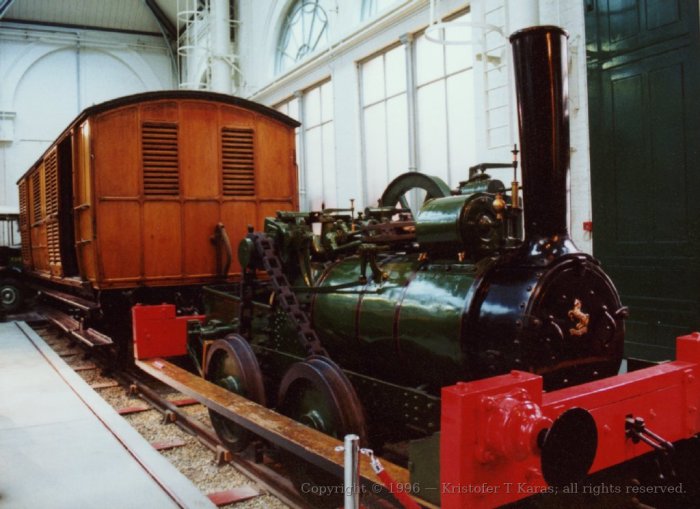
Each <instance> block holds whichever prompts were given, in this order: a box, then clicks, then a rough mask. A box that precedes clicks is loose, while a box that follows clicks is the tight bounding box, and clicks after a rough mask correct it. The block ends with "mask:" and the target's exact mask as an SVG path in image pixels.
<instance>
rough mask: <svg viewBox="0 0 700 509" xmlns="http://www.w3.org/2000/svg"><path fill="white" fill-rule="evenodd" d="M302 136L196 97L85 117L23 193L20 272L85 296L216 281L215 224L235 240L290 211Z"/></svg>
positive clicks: (273, 118)
mask: <svg viewBox="0 0 700 509" xmlns="http://www.w3.org/2000/svg"><path fill="white" fill-rule="evenodd" d="M297 125H298V123H297V122H296V121H294V120H292V119H290V118H288V117H286V116H284V115H282V114H280V113H278V112H277V111H274V110H271V109H269V108H266V107H264V106H261V105H258V104H255V103H252V102H249V101H246V100H242V99H238V98H235V97H231V96H226V95H220V94H213V93H205V92H193V91H187V92H185V91H166V92H150V93H144V94H138V95H133V96H129V97H124V98H120V99H116V100H113V101H109V102H106V103H102V104H99V105H96V106H93V107H90V108H88V109H86V110H85V111H83V112H82V113H81V114H80V115H79V116H78V117H77V118H76V119H75V120H74V121H73V122H72V123H71V124H70V125H69V126H68V128H67V129H66V130H65V131H63V133H62V134H61V135H60V136H59V137H58V139H57V140H56V141H55V142H54V143H53V144H52V145H51V146H50V147H49V148H48V150H47V151H46V152H45V153H44V154H43V155H42V157H41V158H40V159H39V160H38V161H37V162H36V163H35V164H34V165H33V166H32V167H31V168H30V169H29V170H28V171H27V172H26V173H25V175H24V176H23V177H22V178H21V179H20V180H19V182H18V185H19V194H20V214H21V235H22V260H23V265H24V268H25V270H26V271H27V272H28V273H30V274H32V275H34V276H37V277H39V278H42V279H44V280H50V281H52V282H54V283H58V284H60V285H70V286H72V287H82V288H88V289H91V290H105V289H116V288H122V289H124V288H132V287H137V286H166V285H168V286H173V285H175V286H177V285H190V284H199V283H205V282H209V281H212V280H214V279H216V278H217V276H220V274H217V272H218V271H220V270H221V266H222V264H220V263H219V265H218V266H219V268H218V269H217V252H216V249H215V246H214V245H213V243H212V240H211V237H212V235H213V234H214V231H215V228H216V226H217V224H218V223H222V224H223V225H224V226H225V227H226V229H227V230H228V231H229V232H233V233H232V235H235V237H240V236H241V235H242V234H244V232H245V229H246V226H247V225H249V224H250V225H254V226H255V227H256V228H259V227H261V226H262V221H263V218H264V217H265V216H266V215H273V214H274V212H275V211H277V210H280V209H282V210H291V209H296V208H297V171H296V162H295V146H294V129H295V127H296V126H297ZM235 256H236V253H233V260H232V263H231V264H230V270H229V271H228V272H229V274H228V275H231V274H232V273H233V272H234V271H236V270H238V263H237V262H236V259H235Z"/></svg>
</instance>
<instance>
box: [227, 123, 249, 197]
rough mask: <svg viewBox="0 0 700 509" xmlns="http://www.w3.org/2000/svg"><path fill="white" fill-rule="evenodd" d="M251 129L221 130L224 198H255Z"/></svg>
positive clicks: (228, 128)
mask: <svg viewBox="0 0 700 509" xmlns="http://www.w3.org/2000/svg"><path fill="white" fill-rule="evenodd" d="M253 134H254V133H253V130H252V129H234V128H232V127H224V128H223V129H222V130H221V152H222V153H221V161H222V167H223V168H222V171H223V182H224V193H223V194H224V196H255V158H254V146H253V139H254V136H253Z"/></svg>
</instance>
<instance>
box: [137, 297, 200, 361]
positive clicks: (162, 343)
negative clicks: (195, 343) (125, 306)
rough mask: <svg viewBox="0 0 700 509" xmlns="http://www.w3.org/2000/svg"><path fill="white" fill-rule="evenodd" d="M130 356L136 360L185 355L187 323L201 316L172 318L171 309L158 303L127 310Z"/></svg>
mask: <svg viewBox="0 0 700 509" xmlns="http://www.w3.org/2000/svg"><path fill="white" fill-rule="evenodd" d="M131 319H132V322H133V333H134V356H135V357H136V358H137V359H139V360H144V359H150V358H153V357H174V356H177V355H185V354H187V322H188V321H190V320H199V321H200V322H201V321H204V319H205V316H204V315H190V316H176V313H175V306H174V305H172V304H160V305H157V306H142V305H140V304H137V305H136V306H134V307H133V308H131Z"/></svg>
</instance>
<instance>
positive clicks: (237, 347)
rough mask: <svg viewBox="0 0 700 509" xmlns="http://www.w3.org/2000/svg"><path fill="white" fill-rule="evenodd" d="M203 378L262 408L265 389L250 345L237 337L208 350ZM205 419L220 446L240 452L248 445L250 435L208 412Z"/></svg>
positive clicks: (214, 344) (222, 340) (216, 343)
mask: <svg viewBox="0 0 700 509" xmlns="http://www.w3.org/2000/svg"><path fill="white" fill-rule="evenodd" d="M204 378H205V379H206V380H208V381H210V382H212V383H215V384H216V385H218V386H220V387H223V388H224V389H227V390H229V391H231V392H234V393H236V394H239V395H241V396H244V397H246V398H248V399H249V400H251V401H254V402H255V403H259V404H261V405H265V387H264V385H263V378H262V373H261V371H260V365H259V364H258V360H257V358H256V357H255V353H254V352H253V349H252V348H251V347H250V344H249V343H248V342H247V341H246V340H245V339H244V338H243V337H242V336H240V335H238V334H229V335H228V336H226V337H225V338H224V339H218V340H216V341H214V343H213V344H212V345H211V346H210V347H209V351H208V353H207V363H206V368H205V371H204ZM209 417H210V418H211V423H212V425H213V426H214V430H215V431H216V434H217V435H218V437H219V438H220V439H221V442H222V443H223V444H224V445H225V446H226V447H227V448H228V449H230V450H231V451H233V452H240V451H242V450H243V449H245V448H246V446H247V445H248V444H249V443H250V440H251V438H252V434H251V433H250V432H249V431H247V430H245V429H244V428H242V427H240V426H239V425H237V424H236V423H234V422H232V421H230V420H229V419H226V418H225V417H222V416H221V415H219V414H217V413H216V412H214V411H213V410H211V409H210V410H209Z"/></svg>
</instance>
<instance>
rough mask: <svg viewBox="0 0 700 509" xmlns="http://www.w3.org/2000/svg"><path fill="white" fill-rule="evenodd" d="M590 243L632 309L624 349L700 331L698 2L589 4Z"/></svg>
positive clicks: (659, 351)
mask: <svg viewBox="0 0 700 509" xmlns="http://www.w3.org/2000/svg"><path fill="white" fill-rule="evenodd" d="M585 5H586V12H587V14H586V39H587V41H586V43H587V60H588V80H589V109H590V121H591V131H590V132H591V135H590V136H591V180H592V193H593V226H594V231H593V249H594V254H595V255H596V256H597V257H598V258H599V259H600V260H601V261H602V263H603V267H604V268H605V270H606V271H607V272H608V273H609V274H610V276H611V278H612V279H613V281H614V282H615V284H616V285H617V288H618V289H619V291H620V293H621V295H622V302H623V303H624V304H625V305H627V306H629V308H630V317H629V319H628V321H627V324H628V325H627V336H626V337H627V340H626V351H625V353H626V355H627V356H629V357H639V358H645V359H656V360H662V359H669V358H673V357H674V345H675V338H676V336H679V335H682V334H685V333H688V332H690V331H693V330H700V240H699V236H700V158H699V157H698V156H699V154H698V152H699V151H700V51H699V50H700V42H699V39H698V15H699V13H698V1H697V0H637V1H635V0H597V1H596V0H586V1H585Z"/></svg>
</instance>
